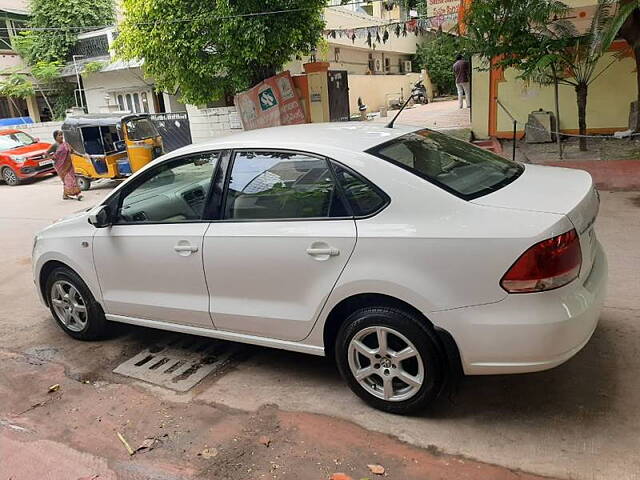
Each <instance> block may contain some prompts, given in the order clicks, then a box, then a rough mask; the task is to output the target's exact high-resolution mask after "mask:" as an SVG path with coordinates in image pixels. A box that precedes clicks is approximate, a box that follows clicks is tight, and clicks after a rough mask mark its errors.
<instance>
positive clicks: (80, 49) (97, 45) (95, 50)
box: [69, 34, 109, 59]
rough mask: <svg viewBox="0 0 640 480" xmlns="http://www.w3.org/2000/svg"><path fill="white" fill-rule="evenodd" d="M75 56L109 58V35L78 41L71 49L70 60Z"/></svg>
mask: <svg viewBox="0 0 640 480" xmlns="http://www.w3.org/2000/svg"><path fill="white" fill-rule="evenodd" d="M73 55H77V56H83V57H84V58H93V57H105V56H108V55H109V40H108V39H107V35H106V34H104V35H98V36H96V37H89V38H80V39H78V41H77V42H76V44H75V45H74V46H73V48H72V49H71V52H70V54H69V59H71V58H72V56H73Z"/></svg>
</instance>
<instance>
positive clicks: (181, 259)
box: [93, 152, 220, 328]
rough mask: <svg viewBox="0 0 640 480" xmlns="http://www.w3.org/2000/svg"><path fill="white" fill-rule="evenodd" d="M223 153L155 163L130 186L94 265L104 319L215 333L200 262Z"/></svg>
mask: <svg viewBox="0 0 640 480" xmlns="http://www.w3.org/2000/svg"><path fill="white" fill-rule="evenodd" d="M219 157H220V153H219V152H209V153H200V154H193V155H188V156H185V157H180V158H177V159H174V160H169V161H167V162H164V163H162V164H160V165H157V166H155V167H153V168H152V169H150V170H149V171H147V172H144V173H143V174H142V175H141V176H140V177H138V178H136V179H135V180H134V181H132V182H131V184H130V185H126V186H125V188H124V189H123V190H122V192H121V194H120V195H118V197H117V198H116V201H115V203H116V204H115V205H113V209H114V211H115V214H114V222H113V225H112V226H111V227H108V228H102V229H99V230H97V232H96V234H95V236H94V239H93V251H94V262H95V266H96V270H97V273H98V278H99V281H100V288H101V290H102V296H103V300H104V308H105V313H107V314H108V315H115V316H119V317H129V318H137V319H148V320H155V321H162V322H170V323H180V324H186V325H193V326H198V327H206V328H213V324H212V322H211V316H210V314H209V292H208V290H207V285H206V281H205V278H204V272H203V264H202V241H203V237H204V233H205V231H206V230H207V228H208V226H209V223H208V222H207V221H204V220H203V216H204V209H205V208H204V206H205V204H206V201H207V199H208V196H209V190H210V187H211V181H212V177H213V173H214V170H215V168H216V165H217V163H218V161H219Z"/></svg>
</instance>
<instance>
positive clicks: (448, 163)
mask: <svg viewBox="0 0 640 480" xmlns="http://www.w3.org/2000/svg"><path fill="white" fill-rule="evenodd" d="M368 153H370V154H372V155H375V156H377V157H379V158H382V159H383V160H387V161H389V162H391V163H393V164H395V165H398V166H399V167H402V168H404V169H405V170H408V171H410V172H412V173H414V174H415V175H418V176H419V177H422V178H424V179H425V180H428V181H429V182H431V183H434V184H436V185H438V186H440V187H442V188H443V189H445V190H447V191H449V192H451V193H453V194H454V195H457V196H458V197H461V198H464V199H465V200H471V199H473V198H477V197H481V196H482V195H487V194H488V193H491V192H494V191H496V190H498V189H500V188H502V187H504V186H505V185H507V184H509V183H511V182H512V181H514V180H515V179H516V178H518V177H519V176H520V174H521V173H522V171H523V170H524V167H523V166H522V165H520V164H519V163H516V162H513V161H511V160H507V159H505V158H502V157H500V156H499V155H496V154H494V153H491V152H488V151H486V150H483V149H481V148H479V147H476V146H475V145H471V144H470V143H467V142H464V141H462V140H458V139H456V138H453V137H450V136H448V135H445V134H442V133H438V132H434V131H432V130H420V131H417V132H413V133H409V134H407V135H403V136H401V137H398V138H396V139H394V140H391V141H390V142H387V143H383V144H382V145H378V146H376V147H374V148H372V149H370V150H368Z"/></svg>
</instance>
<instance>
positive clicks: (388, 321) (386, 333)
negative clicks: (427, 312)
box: [336, 307, 445, 414]
mask: <svg viewBox="0 0 640 480" xmlns="http://www.w3.org/2000/svg"><path fill="white" fill-rule="evenodd" d="M336 360H337V364H338V368H339V370H340V373H341V375H342V376H343V378H344V379H345V380H346V382H347V383H348V385H349V387H350V388H351V390H353V392H354V393H355V394H356V395H358V396H359V397H360V398H362V399H363V400H364V401H365V402H367V403H368V404H369V405H371V406H373V407H374V408H377V409H379V410H383V411H385V412H390V413H397V414H407V413H411V412H415V411H418V410H421V409H424V408H425V407H426V406H427V405H429V404H430V403H431V402H432V401H433V400H434V399H435V397H436V396H437V394H438V392H439V389H440V386H441V385H442V380H443V371H444V370H443V365H444V364H445V361H444V358H443V356H442V354H441V353H440V349H439V348H438V344H437V341H436V340H435V336H434V334H433V333H432V332H431V331H430V329H429V327H428V326H427V325H426V324H425V320H424V319H422V318H418V317H417V316H416V315H414V314H412V313H409V312H405V311H403V310H400V309H396V308H387V307H371V308H363V309H360V310H358V311H356V312H354V313H353V314H351V315H350V316H349V318H348V319H347V320H346V321H345V323H344V324H343V326H342V327H341V329H340V332H339V334H338V338H337V341H336Z"/></svg>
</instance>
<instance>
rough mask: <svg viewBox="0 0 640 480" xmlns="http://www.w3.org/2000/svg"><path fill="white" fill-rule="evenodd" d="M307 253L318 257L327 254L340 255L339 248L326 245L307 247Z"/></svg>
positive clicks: (331, 255)
mask: <svg viewBox="0 0 640 480" xmlns="http://www.w3.org/2000/svg"><path fill="white" fill-rule="evenodd" d="M307 253H308V254H309V255H311V256H312V257H316V256H317V257H320V256H325V255H328V256H330V257H335V256H337V255H340V250H338V249H337V248H332V247H328V248H307Z"/></svg>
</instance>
